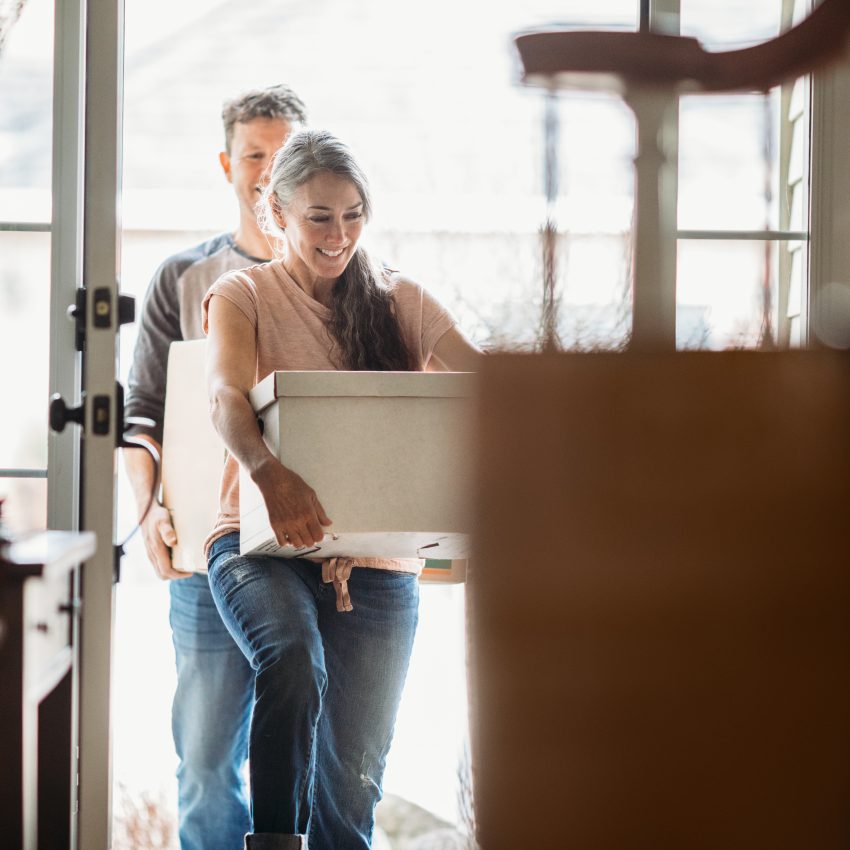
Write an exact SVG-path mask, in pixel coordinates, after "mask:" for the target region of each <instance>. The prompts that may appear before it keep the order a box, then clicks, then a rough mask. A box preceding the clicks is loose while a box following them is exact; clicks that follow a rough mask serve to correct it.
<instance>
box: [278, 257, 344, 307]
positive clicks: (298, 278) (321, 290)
mask: <svg viewBox="0 0 850 850" xmlns="http://www.w3.org/2000/svg"><path fill="white" fill-rule="evenodd" d="M283 267H284V268H285V269H286V271H287V273H288V274H289V276H290V277H291V278H292V279H293V280H294V281H295V283H296V285H297V286H298V288H299V289H300V290H302V291H303V292H304V293H306V294H307V295H309V296H310V297H311V298H312V299H313V300H314V301H318V302H319V303H320V304H324V306H325V307H330V306H331V295H332V293H333V288H334V284H335V283H336V282H337V280H338V278H326V277H317V276H316V275H313V274H310V271H309V269H307V268H305V267H304V266H303V264H302V263H297V262H293V261H292V259H291V258H290V257H288V256H287V255H286V254H285V253H284V255H283Z"/></svg>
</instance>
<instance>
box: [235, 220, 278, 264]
mask: <svg viewBox="0 0 850 850" xmlns="http://www.w3.org/2000/svg"><path fill="white" fill-rule="evenodd" d="M233 241H234V242H235V243H236V247H237V248H238V249H239V250H240V251H241V252H242V253H243V254H247V255H248V256H249V257H255V258H256V259H258V260H271V259H272V258H273V257H274V252H273V251H272V248H271V245H270V244H269V240H268V238H267V236H266V234H265V233H263V231H262V230H260V228H259V226H258V225H257V222H256V221H254V220H252V221H250V222H246V221H240V222H239V227H237V228H236V231H235V232H234V234H233Z"/></svg>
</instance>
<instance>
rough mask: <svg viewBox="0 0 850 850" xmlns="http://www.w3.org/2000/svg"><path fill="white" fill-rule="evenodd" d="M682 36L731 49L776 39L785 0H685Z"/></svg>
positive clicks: (682, 0) (683, 3) (707, 44)
mask: <svg viewBox="0 0 850 850" xmlns="http://www.w3.org/2000/svg"><path fill="white" fill-rule="evenodd" d="M681 4H682V5H681V10H682V35H690V36H694V37H695V38H698V39H700V41H702V42H703V43H704V44H705V46H707V47H716V48H723V47H725V48H726V49H729V48H731V47H739V46H742V45H745V44H750V43H754V42H759V41H766V40H767V39H769V38H774V37H775V36H776V35H777V34H778V33H779V24H780V21H781V15H782V6H783V3H782V0H681Z"/></svg>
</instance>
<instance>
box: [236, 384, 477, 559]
mask: <svg viewBox="0 0 850 850" xmlns="http://www.w3.org/2000/svg"><path fill="white" fill-rule="evenodd" d="M473 379H474V376H473V375H471V374H467V373H436V372H275V373H273V374H272V375H269V376H268V377H267V378H266V379H265V380H263V381H261V382H260V383H259V384H258V385H257V386H256V387H255V388H254V389H253V390H252V391H251V395H250V398H251V404H252V405H253V407H254V410H255V411H257V413H258V415H259V417H260V419H261V420H262V422H263V428H264V439H265V440H266V443H267V444H268V446H269V448H270V449H271V450H272V451H273V452H274V453H275V454H276V455H277V456H278V457H279V458H280V461H281V463H283V465H284V466H286V467H288V468H290V469H292V470H294V471H295V472H297V473H298V474H299V475H301V477H302V478H303V479H304V480H305V481H306V482H307V483H308V484H310V486H311V487H313V489H314V490H315V491H316V493H317V495H318V497H319V499H320V500H321V502H322V505H323V506H324V508H325V510H326V512H327V513H328V515H329V516H330V517H331V519H332V520H333V523H334V524H333V528H332V533H329V534H327V535H326V536H325V538H324V540H323V541H321V542H320V543H319V544H317V546H316V547H314V548H312V549H310V550H304V549H300V550H295V549H293V548H292V547H289V546H287V547H280V546H278V544H277V541H276V540H275V539H274V535H273V534H272V532H271V528H270V527H269V521H268V513H267V511H266V508H265V505H264V503H263V500H262V497H261V495H260V492H259V490H258V489H257V487H256V486H255V485H254V483H253V482H252V481H251V479H250V478H249V477H248V476H247V475H245V474H244V473H242V475H241V478H240V485H239V486H240V504H241V511H242V517H241V524H242V552H243V554H248V553H252V552H256V553H263V554H267V555H292V554H301V555H305V554H314V553H315V554H316V555H318V556H325V557H334V556H353V557H357V556H359V557H369V556H372V557H398V558H431V559H445V560H451V559H459V558H465V557H466V556H467V554H468V549H469V540H468V531H469V520H468V517H469V514H470V501H469V494H470V490H471V481H470V478H471V476H470V454H471V415H472V410H471V408H472V390H473Z"/></svg>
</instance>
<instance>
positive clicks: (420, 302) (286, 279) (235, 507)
mask: <svg viewBox="0 0 850 850" xmlns="http://www.w3.org/2000/svg"><path fill="white" fill-rule="evenodd" d="M392 287H393V288H392V294H393V298H394V300H395V306H396V316H397V318H398V322H399V326H400V327H401V332H402V335H403V337H404V341H405V343H406V344H407V347H408V350H409V351H410V352H411V354H412V355H413V358H414V362H415V369H416V370H417V371H423V370H424V369H425V367H426V366H427V364H428V361H429V359H430V358H431V353H432V352H433V350H434V346H435V345H436V344H437V342H438V340H439V339H440V337H441V336H442V335H443V334H444V333H445V332H446V331H447V330H449V328H451V327H452V326H453V325H454V324H455V321H454V319H453V317H452V316H451V314H450V313H449V312H448V311H447V310H446V309H445V308H444V307H442V306H441V305H440V304H438V303H437V301H435V300H434V299H433V298H432V297H431V296H430V295H429V294H428V293H427V292H426V291H425V290H424V289H422V287H421V286H419V285H417V284H415V283H413V282H411V281H409V280H405V279H404V278H402V277H400V276H398V275H394V276H393V278H392ZM216 295H218V296H221V297H222V298H226V299H227V300H228V301H230V302H231V303H232V304H234V305H235V306H236V307H237V308H238V309H239V310H240V311H241V312H242V313H244V314H245V316H246V318H247V319H248V321H250V322H251V324H252V326H253V327H254V336H255V339H256V342H257V373H256V378H255V383H259V382H260V381H261V380H262V379H263V378H265V377H266V375H268V374H269V373H271V372H275V371H279V370H297V371H312V370H328V369H332V370H338V369H340V367H341V364H340V363H339V362H338V361H337V360H336V359H335V356H334V354H335V352H334V349H335V343H334V341H333V339H332V337H331V335H330V332H329V330H328V320H329V319H330V316H331V311H330V309H329V308H328V307H325V305H324V304H321V303H319V302H318V301H316V300H315V299H313V298H311V297H310V296H309V295H307V293H306V292H304V290H303V289H301V288H300V287H299V286H298V284H297V283H295V281H294V280H293V279H292V277H291V276H290V275H289V273H288V272H287V271H286V269H285V268H284V267H283V263H282V262H281V261H280V260H273V261H272V262H270V263H265V264H263V265H259V266H250V267H249V268H247V269H242V270H241V271H236V272H230V273H229V274H226V275H223V276H222V277H220V278H219V279H218V280H217V281H216V282H215V283H214V284H213V285H212V286H211V287H210V289H209V290H208V292H207V294H206V296H205V297H204V301H203V328H204V333H208V332H209V328H208V325H207V319H208V310H209V303H210V299H211V298H212V297H213V296H216ZM238 530H239V464H238V462H237V461H236V459H235V458H234V457H231V456H229V455H228V457H227V460H226V461H225V464H224V473H223V475H222V482H221V498H220V503H219V515H218V519H217V521H216V524H215V528H214V529H213V530H212V532H211V534H210V535H209V537H208V538H207V540H206V543H205V549H206V550H207V551H209V547H210V545H211V544H212V542H213V541H214V540H216V539H217V538H218V537H221V536H222V535H224V534H227V533H228V532H230V531H238ZM357 565H358V566H364V567H379V568H383V569H393V570H402V571H404V572H418V571H419V570H420V569H421V561H419V560H398V559H385V558H359V559H357Z"/></svg>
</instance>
